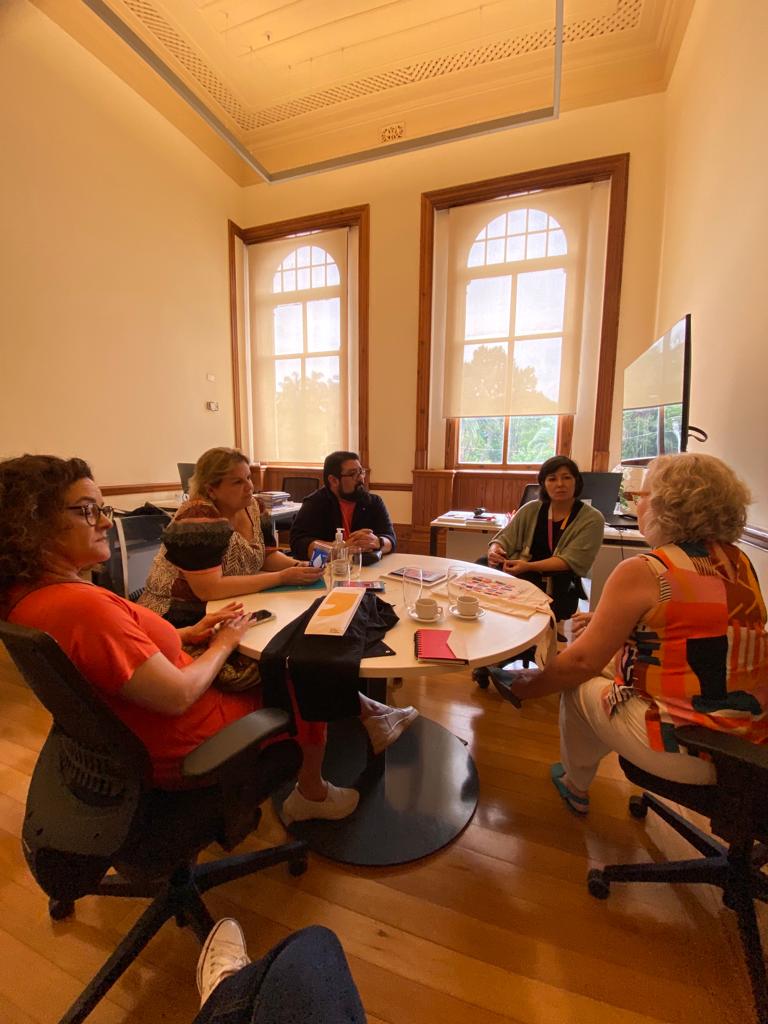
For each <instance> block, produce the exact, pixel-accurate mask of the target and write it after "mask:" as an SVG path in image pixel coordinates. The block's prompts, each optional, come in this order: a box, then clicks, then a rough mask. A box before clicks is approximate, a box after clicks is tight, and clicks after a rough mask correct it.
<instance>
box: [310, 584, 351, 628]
mask: <svg viewBox="0 0 768 1024" xmlns="http://www.w3.org/2000/svg"><path fill="white" fill-rule="evenodd" d="M364 595H365V590H362V589H361V590H357V589H354V590H353V589H352V588H350V587H346V588H345V587H336V588H334V589H333V590H332V591H331V592H330V594H328V595H327V596H326V597H324V598H323V600H322V601H321V602H320V604H319V605H318V606H317V609H316V611H315V614H314V615H313V616H312V618H311V619H310V620H309V622H308V623H307V626H306V629H305V630H304V633H305V634H306V636H343V635H344V634H345V633H346V631H347V627H348V626H349V624H350V622H351V621H352V619H353V618H354V616H355V612H356V611H357V607H358V605H359V604H360V602H361V601H362V600H363V597H364Z"/></svg>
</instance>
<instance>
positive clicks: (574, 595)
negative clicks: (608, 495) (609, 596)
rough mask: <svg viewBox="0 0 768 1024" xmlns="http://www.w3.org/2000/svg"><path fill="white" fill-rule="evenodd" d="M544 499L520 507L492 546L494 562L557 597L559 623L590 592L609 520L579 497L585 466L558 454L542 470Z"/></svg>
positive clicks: (554, 599)
mask: <svg viewBox="0 0 768 1024" xmlns="http://www.w3.org/2000/svg"><path fill="white" fill-rule="evenodd" d="M539 487H540V491H539V500H538V501H529V502H528V503H527V504H525V505H523V506H522V507H521V508H519V509H518V510H517V512H516V513H515V515H514V516H513V517H512V520H511V522H510V523H509V524H508V525H507V526H505V527H504V529H503V530H501V532H500V533H497V534H496V536H495V537H494V538H493V540H492V541H491V543H490V545H489V547H488V564H489V565H491V566H493V567H494V568H495V569H502V570H503V571H504V572H506V573H509V574H510V575H511V576H519V577H520V578H521V579H524V580H529V581H530V582H531V583H534V584H535V585H536V586H537V587H540V588H541V589H542V590H544V591H545V592H546V593H547V594H549V595H550V597H551V598H552V611H553V612H554V615H555V618H556V619H557V621H558V622H561V621H563V620H564V619H569V618H570V617H571V616H572V615H573V613H574V612H575V611H576V609H577V608H578V604H579V598H581V597H585V596H586V595H585V593H584V589H583V587H582V584H581V577H582V576H586V575H587V574H588V573H589V571H590V569H591V568H592V563H593V562H594V560H595V558H596V557H597V553H598V551H599V550H600V545H601V544H602V542H603V528H604V526H605V520H604V519H603V517H602V515H601V514H600V513H599V512H598V511H597V509H596V508H592V506H591V505H586V504H585V503H584V502H581V501H579V500H578V499H579V495H580V494H581V491H582V489H583V487H584V481H583V479H582V476H581V473H580V472H579V467H578V466H577V465H576V463H575V462H574V461H573V460H572V459H569V458H567V457H566V456H565V455H555V456H554V457H553V458H551V459H547V461H546V462H545V463H544V464H543V465H542V467H541V469H540V470H539Z"/></svg>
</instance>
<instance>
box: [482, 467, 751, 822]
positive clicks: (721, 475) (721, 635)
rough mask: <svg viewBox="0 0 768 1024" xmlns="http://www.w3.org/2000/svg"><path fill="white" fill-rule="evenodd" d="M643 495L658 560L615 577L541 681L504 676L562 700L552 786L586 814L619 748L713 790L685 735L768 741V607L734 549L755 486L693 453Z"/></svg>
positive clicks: (641, 505) (654, 474) (502, 686)
mask: <svg viewBox="0 0 768 1024" xmlns="http://www.w3.org/2000/svg"><path fill="white" fill-rule="evenodd" d="M634 497H635V499H636V501H637V514H638V525H639V527H640V531H641V532H642V533H643V535H644V536H645V538H646V539H647V540H648V542H649V544H650V545H651V546H652V548H653V550H652V551H651V552H650V553H648V554H643V555H637V556H636V557H634V558H629V559H627V560H626V561H624V562H622V563H621V564H620V565H618V566H617V567H616V569H614V571H613V572H612V573H611V575H610V577H609V579H608V582H607V583H606V586H605V589H604V590H603V593H602V596H601V598H600V603H599V605H598V607H597V609H596V611H595V613H594V615H593V616H592V618H591V621H590V622H589V625H588V626H587V628H586V629H584V630H583V632H582V633H581V635H580V636H579V637H578V639H577V640H576V641H575V642H574V643H573V644H572V645H571V646H570V647H569V648H568V649H567V650H566V651H565V652H563V653H562V654H560V655H558V656H557V658H555V659H554V660H553V661H552V662H550V664H549V665H548V666H547V667H546V668H545V669H544V670H543V671H542V672H528V671H520V672H509V673H505V678H503V679H501V680H499V679H497V678H495V679H494V685H496V687H497V689H498V690H499V692H500V693H501V694H502V696H503V697H505V698H506V699H507V700H510V701H511V702H512V703H517V702H519V701H520V700H523V699H527V698H530V697H543V696H545V695H546V694H549V693H557V692H561V694H562V696H561V701H560V754H561V761H560V763H558V764H555V765H553V766H552V769H551V777H552V782H553V784H554V785H555V788H556V789H557V791H558V793H559V794H560V796H561V797H562V798H563V800H564V801H565V802H566V804H567V805H568V806H569V808H570V809H571V810H573V811H575V812H576V813H578V814H586V813H587V810H588V807H589V796H588V792H587V791H588V789H589V786H590V783H591V782H592V779H593V778H594V776H595V773H596V771H597V768H598V765H599V763H600V761H601V759H602V758H603V757H604V756H605V755H606V754H607V753H608V752H609V751H611V750H614V751H616V752H617V753H619V754H620V755H622V756H623V757H625V758H627V760H629V761H631V762H632V763H633V764H636V765H637V766H638V767H639V768H642V769H643V770H645V771H647V772H650V773H652V774H653V775H659V776H662V777H663V778H667V779H670V780H672V781H675V782H685V783H691V784H694V785H707V784H711V783H712V782H713V781H714V777H715V775H714V767H713V765H712V764H711V762H709V761H705V760H702V759H701V758H698V757H692V756H690V755H689V754H688V752H687V751H686V750H684V749H682V750H681V749H680V748H679V747H678V744H677V741H676V739H675V735H674V730H675V726H677V725H684V724H686V723H687V724H695V725H703V726H706V727H708V728H710V729H717V730H720V731H723V732H729V733H734V734H738V735H739V736H742V737H744V738H746V739H748V740H750V741H752V742H754V743H766V742H768V634H766V629H765V625H766V609H765V603H764V601H763V597H762V594H761V592H760V586H759V584H758V582H757V578H756V576H755V572H754V569H753V568H752V565H751V563H750V561H749V559H748V558H747V556H746V555H745V554H744V553H743V552H742V551H741V550H739V548H737V547H736V546H735V542H736V541H737V540H738V539H739V537H740V536H741V533H742V531H743V529H744V526H745V524H746V509H747V505H748V504H749V501H750V496H749V492H748V490H747V488H746V487H745V486H744V484H743V483H742V482H741V481H740V480H739V479H738V478H737V477H736V475H735V474H734V473H733V471H732V470H731V469H730V468H729V467H728V466H726V465H725V463H723V462H721V461H720V459H716V458H714V457H713V456H711V455H696V454H693V453H686V454H680V455H664V456H661V457H660V458H658V459H655V460H654V461H653V462H652V463H651V464H650V466H649V467H648V470H647V472H646V474H645V477H644V479H643V484H642V487H641V489H640V490H639V491H636V492H635V493H634ZM616 651H619V654H618V656H617V657H616V659H615V661H616V664H615V667H612V670H611V671H610V673H608V672H606V673H604V674H603V675H599V674H598V673H600V670H601V668H602V666H603V665H605V663H606V662H607V661H608V659H609V658H610V657H611V656H612V655H614V654H615V652H616Z"/></svg>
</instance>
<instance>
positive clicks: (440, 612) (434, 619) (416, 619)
mask: <svg viewBox="0 0 768 1024" xmlns="http://www.w3.org/2000/svg"><path fill="white" fill-rule="evenodd" d="M408 614H409V615H410V617H411V618H412V619H413V620H414V622H421V623H423V624H424V625H425V626H429V625H430V623H435V622H439V621H440V620H441V619H442V617H443V614H444V611H443V606H442V605H439V606H438V609H437V615H435V616H433V617H432V618H431V619H422V618H420V617H419V616H418V615H417V614H416V610H415V609H414V610H413V611H409V612H408Z"/></svg>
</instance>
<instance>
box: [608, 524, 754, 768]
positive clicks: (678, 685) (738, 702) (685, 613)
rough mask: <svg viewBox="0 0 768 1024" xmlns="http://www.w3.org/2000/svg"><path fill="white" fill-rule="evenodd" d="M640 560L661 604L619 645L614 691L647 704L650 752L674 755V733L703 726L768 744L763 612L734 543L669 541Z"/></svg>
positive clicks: (746, 561) (751, 572)
mask: <svg viewBox="0 0 768 1024" xmlns="http://www.w3.org/2000/svg"><path fill="white" fill-rule="evenodd" d="M639 557H640V558H643V559H645V561H646V562H647V564H648V566H649V568H650V569H651V571H652V572H653V573H654V574H655V575H656V577H657V580H658V587H659V600H658V602H657V603H656V604H655V605H654V606H653V608H652V609H651V610H650V612H648V613H647V614H646V615H645V617H644V618H643V620H642V621H641V622H639V623H638V624H637V626H636V627H635V629H634V630H633V632H632V634H631V636H630V637H629V640H628V641H627V643H626V644H625V645H624V650H623V651H622V654H621V659H620V663H619V669H618V673H617V676H616V680H615V682H616V684H617V686H630V687H632V689H633V690H634V692H635V693H636V694H638V695H639V696H641V697H643V698H645V699H646V700H648V701H649V705H648V711H647V712H646V726H647V729H648V738H649V741H650V746H651V748H652V749H653V750H661V751H664V750H666V751H675V752H676V751H678V749H679V748H678V744H677V741H676V740H675V736H674V727H675V726H676V725H682V724H685V723H690V724H695V725H703V726H706V727H707V728H710V729H718V730H720V731H721V732H731V733H735V734H738V735H739V736H743V737H744V738H746V739H748V740H750V741H751V742H753V743H766V742H768V634H767V633H766V629H765V624H766V609H765V603H764V601H763V597H762V594H761V593H760V586H759V584H758V582H757V578H756V576H755V572H754V569H753V568H752V564H751V562H750V561H749V559H748V558H747V556H746V555H745V554H744V553H743V552H742V551H740V550H739V549H738V548H737V547H735V546H734V545H732V544H709V545H707V546H703V545H695V544H680V545H677V544H668V545H665V546H664V547H660V548H656V549H655V550H654V551H652V552H650V554H647V555H640V556H639Z"/></svg>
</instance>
